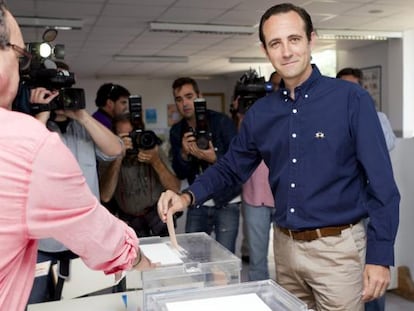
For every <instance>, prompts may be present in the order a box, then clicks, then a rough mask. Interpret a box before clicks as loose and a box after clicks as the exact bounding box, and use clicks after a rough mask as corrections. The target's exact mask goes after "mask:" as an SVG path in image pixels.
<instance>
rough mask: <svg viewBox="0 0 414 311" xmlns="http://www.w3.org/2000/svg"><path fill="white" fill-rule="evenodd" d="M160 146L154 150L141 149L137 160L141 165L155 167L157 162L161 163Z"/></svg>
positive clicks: (156, 146)
mask: <svg viewBox="0 0 414 311" xmlns="http://www.w3.org/2000/svg"><path fill="white" fill-rule="evenodd" d="M158 148H159V147H158V145H155V147H154V148H152V149H147V150H144V149H139V152H138V155H137V158H138V161H139V162H141V163H148V164H151V165H154V164H155V163H156V162H157V161H160V160H161V159H160V154H159V150H158Z"/></svg>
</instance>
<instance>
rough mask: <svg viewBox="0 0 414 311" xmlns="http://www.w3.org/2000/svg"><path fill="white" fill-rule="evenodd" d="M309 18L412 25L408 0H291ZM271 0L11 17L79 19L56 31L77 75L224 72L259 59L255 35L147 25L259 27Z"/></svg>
mask: <svg viewBox="0 0 414 311" xmlns="http://www.w3.org/2000/svg"><path fill="white" fill-rule="evenodd" d="M290 2H292V3H295V4H297V5H301V6H303V7H304V8H306V10H308V12H309V13H310V15H311V16H312V19H313V23H314V26H315V28H316V29H318V28H319V29H321V28H323V29H353V30H384V31H400V32H402V31H404V30H408V29H414V18H413V17H414V2H413V0H341V1H339V0H291V1H290ZM277 3H278V2H277V1H276V2H275V1H274V0H254V1H252V0H209V1H205V0H73V1H67V0H15V1H9V3H8V5H9V7H10V9H11V11H12V13H13V14H14V15H16V16H33V17H39V16H43V17H50V18H79V19H81V20H82V21H83V28H82V29H81V30H73V31H59V35H58V37H57V39H56V40H55V42H53V43H54V44H56V43H60V44H64V45H65V48H66V57H65V60H66V61H67V62H68V63H69V65H70V66H71V68H72V70H73V71H74V72H75V73H76V74H77V76H85V77H86V76H91V77H94V76H100V77H103V76H105V75H110V76H115V75H117V76H119V75H125V76H134V75H142V76H144V78H151V77H158V78H160V77H165V78H168V77H176V76H177V75H181V74H183V73H194V74H197V75H198V76H207V75H226V74H230V73H233V72H237V71H240V70H242V71H243V70H245V69H246V67H248V64H230V63H229V62H228V58H229V57H231V56H239V57H263V53H262V51H261V49H260V43H259V41H258V36H257V33H255V34H253V35H249V36H240V35H218V34H200V33H182V32H152V31H150V30H149V23H150V22H152V21H158V22H177V23H210V24H225V25H252V26H253V25H257V24H258V22H259V19H260V17H261V15H262V14H263V12H264V11H265V10H266V9H268V8H269V7H271V6H273V5H275V4H277ZM372 12H377V13H372ZM22 32H23V35H24V38H25V41H26V42H34V41H40V40H41V36H42V33H43V29H35V28H22ZM363 44H372V42H367V41H321V40H319V43H318V44H317V46H316V47H315V49H316V50H324V49H328V48H330V49H331V48H332V47H335V46H337V47H339V48H352V47H358V46H361V45H363ZM115 54H126V55H157V56H159V55H174V56H189V57H190V61H189V63H180V64H160V63H121V62H115V61H114V60H113V56H114V55H115Z"/></svg>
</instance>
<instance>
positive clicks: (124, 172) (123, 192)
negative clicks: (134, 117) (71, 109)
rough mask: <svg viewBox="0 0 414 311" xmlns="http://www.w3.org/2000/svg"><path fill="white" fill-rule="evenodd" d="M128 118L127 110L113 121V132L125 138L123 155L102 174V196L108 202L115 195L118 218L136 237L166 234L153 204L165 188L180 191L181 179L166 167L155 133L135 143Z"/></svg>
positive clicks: (165, 160)
mask: <svg viewBox="0 0 414 311" xmlns="http://www.w3.org/2000/svg"><path fill="white" fill-rule="evenodd" d="M130 119H131V116H130V114H128V113H127V114H122V115H119V116H117V117H115V118H114V119H113V121H112V122H113V129H114V132H115V134H117V135H118V136H119V137H121V139H122V140H123V142H124V150H123V153H122V157H119V158H118V159H116V160H115V161H113V162H112V163H111V164H110V165H109V167H108V168H107V170H106V171H105V174H103V175H102V176H101V200H102V201H103V202H108V201H109V200H110V199H111V198H112V196H113V195H114V198H115V200H116V202H117V203H118V206H119V211H118V216H119V218H120V219H122V220H124V221H125V222H126V223H127V224H128V225H129V226H130V227H132V228H133V229H134V230H135V232H136V234H137V235H138V236H139V237H146V236H167V235H168V230H167V226H166V225H165V224H164V223H163V222H162V221H161V220H160V218H159V216H158V214H157V207H156V204H157V200H158V198H159V196H160V195H161V193H162V192H163V191H164V190H166V189H170V190H173V191H179V190H180V181H179V180H178V179H177V177H175V176H174V174H173V173H172V170H171V169H170V168H169V166H168V158H167V156H166V155H165V154H164V152H163V151H162V149H161V148H160V146H159V144H160V143H161V141H159V139H158V138H155V137H154V138H153V140H152V141H151V142H149V145H148V146H140V145H138V146H136V145H134V142H133V141H132V139H131V134H132V133H134V127H133V126H132V123H131V120H130ZM142 130H143V129H142ZM152 133H153V132H152ZM147 134H148V132H147ZM154 136H155V134H154Z"/></svg>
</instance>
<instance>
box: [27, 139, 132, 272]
mask: <svg viewBox="0 0 414 311" xmlns="http://www.w3.org/2000/svg"><path fill="white" fill-rule="evenodd" d="M31 176H32V178H31V180H30V182H29V185H28V187H29V196H28V202H27V216H26V224H27V231H28V235H29V237H30V238H33V239H40V238H46V237H52V238H54V239H56V240H58V241H60V242H62V243H63V244H64V245H65V246H66V247H67V248H69V249H71V250H72V251H73V252H74V253H76V254H77V255H79V256H80V257H81V258H82V259H83V260H84V262H85V263H86V265H88V266H89V267H90V268H91V269H96V270H104V271H105V272H106V273H114V272H117V271H120V270H126V269H129V268H131V266H132V263H133V262H134V260H135V258H136V256H137V248H138V239H137V237H136V235H135V232H134V231H133V230H132V229H131V228H130V227H128V226H127V225H126V224H125V223H123V222H122V221H120V220H119V219H117V218H116V217H114V216H112V215H111V214H110V213H109V212H108V211H107V210H106V208H105V207H103V206H102V205H100V204H99V202H98V200H97V199H96V197H95V196H94V195H93V194H92V192H91V191H90V190H89V187H88V186H87V184H86V181H85V178H84V177H83V175H82V172H81V170H80V168H79V166H78V164H77V162H76V160H75V158H74V157H73V156H72V154H71V152H70V151H69V150H68V149H67V148H66V146H64V144H63V143H62V142H61V141H60V139H59V138H58V136H57V135H55V134H51V136H49V137H48V138H47V139H46V140H45V143H44V144H43V145H42V146H41V147H40V150H39V152H38V155H37V157H36V158H35V160H34V163H33V171H32V174H31Z"/></svg>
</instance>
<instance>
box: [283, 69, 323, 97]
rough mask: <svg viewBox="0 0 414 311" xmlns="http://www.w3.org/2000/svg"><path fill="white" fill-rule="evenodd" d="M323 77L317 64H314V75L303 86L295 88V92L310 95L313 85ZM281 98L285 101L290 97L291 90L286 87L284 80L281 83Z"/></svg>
mask: <svg viewBox="0 0 414 311" xmlns="http://www.w3.org/2000/svg"><path fill="white" fill-rule="evenodd" d="M321 76H322V74H321V72H320V71H319V69H318V67H317V66H316V65H315V64H312V73H311V75H310V76H309V78H308V79H307V80H306V81H305V82H303V83H302V84H301V85H299V86H297V87H296V88H295V91H299V92H301V93H308V92H309V90H310V89H311V88H312V86H313V84H314V83H315V82H316V81H317V80H318V79H319V78H320V77H321ZM279 90H280V97H281V98H282V99H285V98H286V97H289V95H290V90H289V89H287V88H286V87H285V82H284V81H283V79H282V80H281V81H280V89H279Z"/></svg>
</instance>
